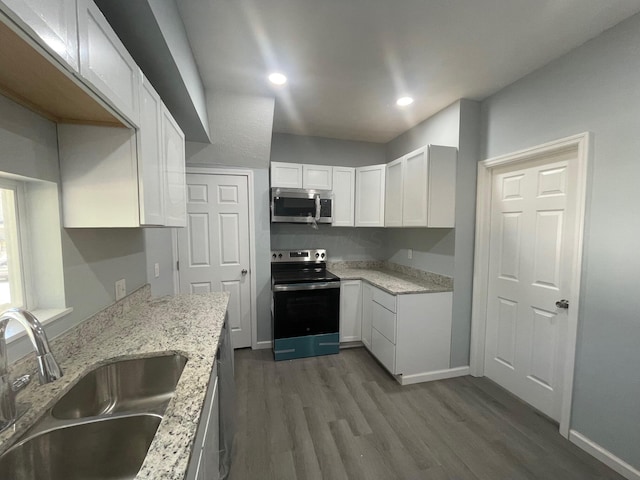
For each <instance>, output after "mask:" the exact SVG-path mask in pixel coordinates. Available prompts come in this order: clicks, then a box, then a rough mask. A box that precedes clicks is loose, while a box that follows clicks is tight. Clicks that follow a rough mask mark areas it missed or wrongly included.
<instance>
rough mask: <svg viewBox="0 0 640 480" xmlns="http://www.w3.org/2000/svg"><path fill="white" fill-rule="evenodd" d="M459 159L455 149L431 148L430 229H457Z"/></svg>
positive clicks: (435, 146)
mask: <svg viewBox="0 0 640 480" xmlns="http://www.w3.org/2000/svg"><path fill="white" fill-rule="evenodd" d="M457 157H458V151H457V150H456V149H455V148H454V147H442V146H439V145H431V146H430V147H429V189H428V192H429V197H428V203H427V204H428V206H429V212H428V215H429V219H428V226H429V227H433V228H454V227H455V216H456V160H457Z"/></svg>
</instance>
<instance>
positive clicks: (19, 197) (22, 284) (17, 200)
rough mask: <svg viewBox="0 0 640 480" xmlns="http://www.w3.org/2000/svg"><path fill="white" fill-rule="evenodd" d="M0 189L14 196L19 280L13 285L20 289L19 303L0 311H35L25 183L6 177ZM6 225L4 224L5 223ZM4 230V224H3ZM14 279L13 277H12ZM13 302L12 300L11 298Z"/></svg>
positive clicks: (4, 307) (1, 180)
mask: <svg viewBox="0 0 640 480" xmlns="http://www.w3.org/2000/svg"><path fill="white" fill-rule="evenodd" d="M0 188H1V189H4V190H12V191H13V195H14V208H15V213H14V215H15V225H16V230H17V232H16V235H15V243H16V247H17V250H18V268H19V279H18V280H17V281H16V280H14V282H15V283H13V285H17V287H18V288H19V289H20V292H19V299H20V301H19V302H14V301H12V303H9V304H2V305H0V310H2V309H6V308H12V307H17V308H24V309H35V308H36V307H37V305H35V303H34V295H33V291H32V284H31V263H30V260H29V259H30V255H29V251H30V248H29V242H28V239H29V238H30V237H29V224H28V221H27V218H26V211H27V208H26V186H25V182H22V181H17V180H13V179H10V178H6V177H0ZM5 223H6V222H5ZM5 228H6V224H5ZM11 278H12V276H11V275H10V276H9V283H10V285H11V284H12V282H11ZM14 278H15V276H14ZM12 300H13V298H12Z"/></svg>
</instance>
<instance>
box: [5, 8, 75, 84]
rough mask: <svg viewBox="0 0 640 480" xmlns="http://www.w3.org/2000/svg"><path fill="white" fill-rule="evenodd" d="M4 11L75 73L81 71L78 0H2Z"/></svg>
mask: <svg viewBox="0 0 640 480" xmlns="http://www.w3.org/2000/svg"><path fill="white" fill-rule="evenodd" d="M0 9H1V10H2V11H3V12H5V13H6V14H7V15H9V17H11V18H12V19H14V20H16V21H17V23H18V24H19V25H20V26H21V27H22V28H23V29H24V30H25V31H28V32H29V33H33V34H34V35H32V36H34V37H35V38H37V39H39V40H40V43H41V44H42V45H43V46H44V47H45V48H46V49H47V50H48V51H49V52H51V53H52V54H53V55H54V56H56V57H57V58H59V59H60V60H62V61H63V62H64V63H65V64H67V65H68V66H69V67H70V68H71V70H74V71H76V72H77V71H78V23H77V22H78V20H77V17H76V0H1V1H0Z"/></svg>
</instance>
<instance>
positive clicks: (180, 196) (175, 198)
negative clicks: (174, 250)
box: [162, 105, 187, 227]
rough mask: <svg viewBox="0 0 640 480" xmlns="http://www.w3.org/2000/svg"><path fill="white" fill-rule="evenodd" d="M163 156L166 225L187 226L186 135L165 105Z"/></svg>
mask: <svg viewBox="0 0 640 480" xmlns="http://www.w3.org/2000/svg"><path fill="white" fill-rule="evenodd" d="M162 138H163V156H164V160H165V163H166V175H167V180H166V193H165V225H166V226H168V227H185V226H186V225H187V185H186V176H185V145H184V134H183V133H182V130H181V129H180V127H179V126H178V124H177V123H176V121H175V120H174V119H173V117H172V116H171V113H169V111H168V110H167V108H166V107H165V106H164V105H163V107H162Z"/></svg>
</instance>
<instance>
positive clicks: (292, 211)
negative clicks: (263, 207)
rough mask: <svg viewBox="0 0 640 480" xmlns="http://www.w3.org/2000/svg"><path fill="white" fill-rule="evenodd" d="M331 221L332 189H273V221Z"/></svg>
mask: <svg viewBox="0 0 640 480" xmlns="http://www.w3.org/2000/svg"><path fill="white" fill-rule="evenodd" d="M314 221H315V223H331V222H332V221H333V213H332V205H331V191H330V190H306V189H302V188H278V187H274V188H272V189H271V222H273V223H276V222H283V223H313V222H314Z"/></svg>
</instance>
